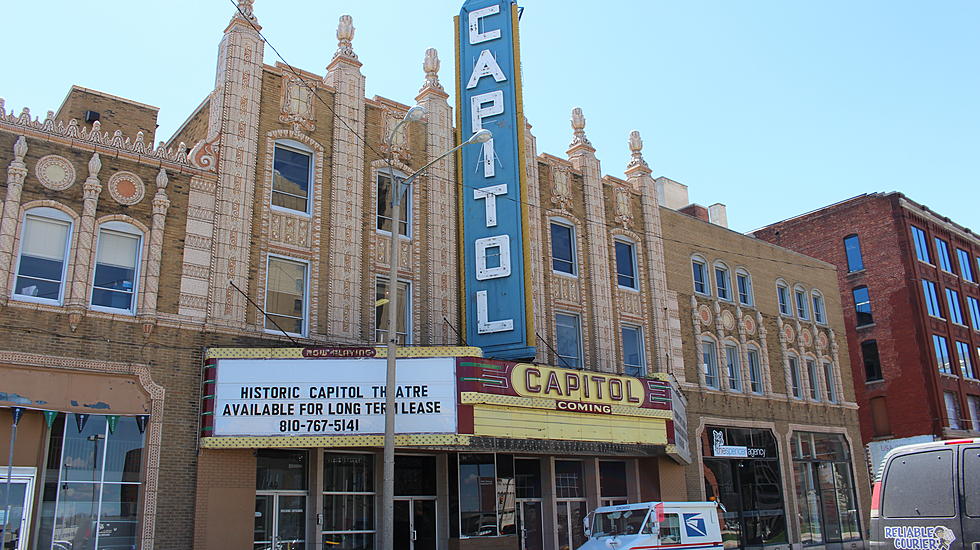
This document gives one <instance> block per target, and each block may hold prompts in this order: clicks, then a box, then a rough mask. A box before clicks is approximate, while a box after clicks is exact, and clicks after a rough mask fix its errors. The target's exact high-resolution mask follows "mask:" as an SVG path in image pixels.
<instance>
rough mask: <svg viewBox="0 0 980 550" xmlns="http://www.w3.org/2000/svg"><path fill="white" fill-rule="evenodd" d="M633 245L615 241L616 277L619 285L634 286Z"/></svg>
mask: <svg viewBox="0 0 980 550" xmlns="http://www.w3.org/2000/svg"><path fill="white" fill-rule="evenodd" d="M634 263H635V262H634V259H633V245H631V244H629V243H624V242H622V241H616V278H617V283H618V284H619V286H625V287H627V288H636V272H635V265H634Z"/></svg>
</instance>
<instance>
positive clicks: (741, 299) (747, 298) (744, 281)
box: [735, 269, 755, 306]
mask: <svg viewBox="0 0 980 550" xmlns="http://www.w3.org/2000/svg"><path fill="white" fill-rule="evenodd" d="M735 287H736V288H735V290H736V291H737V292H738V303H740V304H742V305H743V306H751V305H752V304H753V303H755V300H754V299H753V297H752V277H751V276H750V275H749V272H748V271H746V270H744V269H736V270H735Z"/></svg>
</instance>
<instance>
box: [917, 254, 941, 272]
mask: <svg viewBox="0 0 980 550" xmlns="http://www.w3.org/2000/svg"><path fill="white" fill-rule="evenodd" d="M916 260H918V261H919V263H920V264H925V265H927V266H929V267H931V268H933V269H936V264H934V263H930V262H927V261H925V260H923V259H922V258H918V257H916Z"/></svg>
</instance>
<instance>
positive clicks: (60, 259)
mask: <svg viewBox="0 0 980 550" xmlns="http://www.w3.org/2000/svg"><path fill="white" fill-rule="evenodd" d="M70 235H71V223H70V222H68V221H62V220H55V219H51V218H46V217H42V216H35V215H32V214H28V215H27V216H26V218H25V220H24V232H23V236H22V237H21V245H20V246H21V248H20V263H19V265H18V267H17V281H16V283H15V286H14V295H15V296H18V297H26V298H33V299H37V300H39V301H47V302H61V296H62V286H63V285H62V283H63V281H64V280H65V264H66V263H67V262H66V260H65V254H66V252H67V250H68V240H69V237H70Z"/></svg>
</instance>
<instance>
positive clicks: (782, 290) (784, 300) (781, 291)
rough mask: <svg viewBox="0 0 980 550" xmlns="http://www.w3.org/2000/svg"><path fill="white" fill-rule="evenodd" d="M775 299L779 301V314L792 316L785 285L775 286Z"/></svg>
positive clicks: (787, 290)
mask: <svg viewBox="0 0 980 550" xmlns="http://www.w3.org/2000/svg"><path fill="white" fill-rule="evenodd" d="M776 299H777V300H778V301H779V313H780V314H781V315H792V314H793V313H792V312H791V311H790V310H789V289H788V288H786V286H785V285H776Z"/></svg>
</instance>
